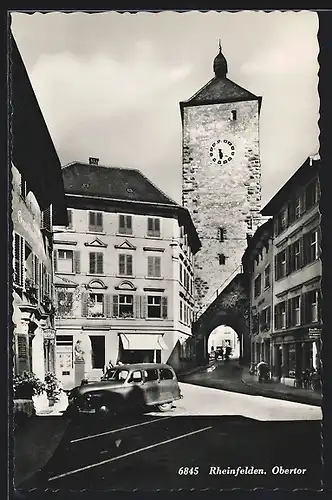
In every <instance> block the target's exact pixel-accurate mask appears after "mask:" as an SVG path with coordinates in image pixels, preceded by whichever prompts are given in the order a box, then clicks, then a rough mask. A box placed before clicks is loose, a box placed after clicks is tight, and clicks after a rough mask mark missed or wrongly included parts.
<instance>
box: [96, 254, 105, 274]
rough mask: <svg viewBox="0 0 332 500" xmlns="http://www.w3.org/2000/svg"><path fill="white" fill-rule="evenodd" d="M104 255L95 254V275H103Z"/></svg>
mask: <svg viewBox="0 0 332 500" xmlns="http://www.w3.org/2000/svg"><path fill="white" fill-rule="evenodd" d="M103 257H104V255H103V254H102V253H99V252H98V253H97V273H98V274H103V272H104V258H103Z"/></svg>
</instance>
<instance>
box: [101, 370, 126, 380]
mask: <svg viewBox="0 0 332 500" xmlns="http://www.w3.org/2000/svg"><path fill="white" fill-rule="evenodd" d="M128 373H129V371H128V370H121V369H117V370H114V369H111V370H107V372H106V373H105V375H104V377H103V379H104V380H116V381H117V382H124V381H125V380H126V378H127V377H128Z"/></svg>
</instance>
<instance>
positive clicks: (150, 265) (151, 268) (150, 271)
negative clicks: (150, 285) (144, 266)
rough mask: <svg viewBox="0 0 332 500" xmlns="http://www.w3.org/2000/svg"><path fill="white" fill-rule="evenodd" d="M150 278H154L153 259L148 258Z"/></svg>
mask: <svg viewBox="0 0 332 500" xmlns="http://www.w3.org/2000/svg"><path fill="white" fill-rule="evenodd" d="M148 276H153V257H151V256H148Z"/></svg>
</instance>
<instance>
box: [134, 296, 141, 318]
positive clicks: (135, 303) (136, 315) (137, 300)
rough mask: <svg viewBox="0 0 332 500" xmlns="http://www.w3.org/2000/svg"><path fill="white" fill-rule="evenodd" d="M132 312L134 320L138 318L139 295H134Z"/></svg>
mask: <svg viewBox="0 0 332 500" xmlns="http://www.w3.org/2000/svg"><path fill="white" fill-rule="evenodd" d="M134 312H135V318H139V317H140V296H139V295H134Z"/></svg>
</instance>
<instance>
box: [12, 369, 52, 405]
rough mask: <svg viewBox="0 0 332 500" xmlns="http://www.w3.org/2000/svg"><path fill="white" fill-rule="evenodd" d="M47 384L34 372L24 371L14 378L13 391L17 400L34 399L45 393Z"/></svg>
mask: <svg viewBox="0 0 332 500" xmlns="http://www.w3.org/2000/svg"><path fill="white" fill-rule="evenodd" d="M45 388H46V386H45V383H44V382H42V380H40V379H39V378H38V377H36V375H35V374H34V373H32V372H27V371H24V372H23V373H19V374H18V375H15V376H14V379H13V390H14V398H15V399H32V396H38V395H40V394H42V393H43V392H44V391H45Z"/></svg>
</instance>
